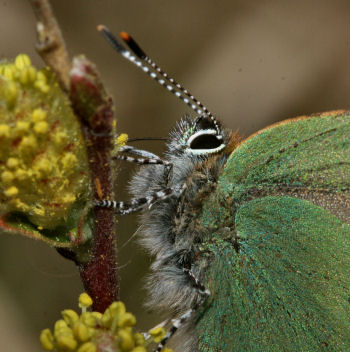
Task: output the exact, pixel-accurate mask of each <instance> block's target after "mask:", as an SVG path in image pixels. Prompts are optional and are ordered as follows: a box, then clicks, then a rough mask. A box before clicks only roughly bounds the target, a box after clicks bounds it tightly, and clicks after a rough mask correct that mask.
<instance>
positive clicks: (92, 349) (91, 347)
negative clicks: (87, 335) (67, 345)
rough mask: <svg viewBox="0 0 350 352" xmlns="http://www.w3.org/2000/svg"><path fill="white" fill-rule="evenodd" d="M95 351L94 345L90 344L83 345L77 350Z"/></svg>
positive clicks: (83, 351) (81, 351)
mask: <svg viewBox="0 0 350 352" xmlns="http://www.w3.org/2000/svg"><path fill="white" fill-rule="evenodd" d="M96 351H97V348H96V345H95V344H94V343H92V342H86V343H84V344H83V345H81V346H80V347H79V348H78V350H77V352H96Z"/></svg>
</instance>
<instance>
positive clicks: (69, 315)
mask: <svg viewBox="0 0 350 352" xmlns="http://www.w3.org/2000/svg"><path fill="white" fill-rule="evenodd" d="M61 314H62V318H63V320H64V321H65V322H66V323H67V325H69V326H73V324H74V323H75V322H76V321H78V320H79V315H78V314H77V313H76V312H75V311H74V310H72V309H65V310H63V311H62V312H61Z"/></svg>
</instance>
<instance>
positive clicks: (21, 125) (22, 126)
mask: <svg viewBox="0 0 350 352" xmlns="http://www.w3.org/2000/svg"><path fill="white" fill-rule="evenodd" d="M29 128H30V123H29V122H28V121H17V122H16V125H15V131H16V132H17V133H18V134H24V133H26V132H28V131H29Z"/></svg>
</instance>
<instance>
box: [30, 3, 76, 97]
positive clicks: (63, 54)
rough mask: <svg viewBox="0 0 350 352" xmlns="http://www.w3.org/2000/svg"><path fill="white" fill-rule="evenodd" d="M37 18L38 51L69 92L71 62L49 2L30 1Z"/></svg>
mask: <svg viewBox="0 0 350 352" xmlns="http://www.w3.org/2000/svg"><path fill="white" fill-rule="evenodd" d="M29 2H30V3H31V5H32V7H33V10H34V13H35V16H36V18H37V24H36V25H37V34H38V43H37V46H36V47H37V50H38V52H39V54H40V56H41V57H42V59H43V60H44V61H45V63H46V65H47V66H49V67H51V69H52V70H53V71H54V72H55V73H56V76H57V79H58V81H59V82H60V85H61V87H62V88H63V89H64V90H65V91H68V88H69V71H70V60H69V56H68V53H67V50H66V46H65V43H64V40H63V37H62V34H61V30H60V28H59V26H58V24H57V21H56V18H55V16H54V15H53V13H52V10H51V6H50V3H49V1H48V0H29Z"/></svg>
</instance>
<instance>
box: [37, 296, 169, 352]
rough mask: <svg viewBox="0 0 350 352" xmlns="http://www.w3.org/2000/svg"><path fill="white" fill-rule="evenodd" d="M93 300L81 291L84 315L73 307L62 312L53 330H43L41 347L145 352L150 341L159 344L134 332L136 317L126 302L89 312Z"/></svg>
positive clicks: (73, 351) (77, 351)
mask: <svg viewBox="0 0 350 352" xmlns="http://www.w3.org/2000/svg"><path fill="white" fill-rule="evenodd" d="M92 303H93V302H92V299H91V297H90V296H89V295H87V294H86V293H82V294H81V295H80V297H79V306H80V308H81V309H82V312H81V314H78V313H76V312H75V311H73V310H71V309H66V310H64V311H62V318H63V319H59V320H58V321H57V322H56V323H55V325H54V329H53V331H52V332H51V330H50V329H44V330H42V332H41V334H40V343H41V346H42V348H43V349H44V350H46V351H53V350H54V351H56V352H66V351H69V352H97V351H110V352H113V351H115V352H146V351H147V347H148V346H150V344H152V343H157V341H158V340H155V339H151V340H148V341H146V340H145V338H144V336H143V335H142V334H141V333H138V332H133V327H134V326H135V324H136V318H135V317H134V315H132V314H131V313H129V312H127V311H126V309H125V305H124V303H122V302H113V303H112V304H111V305H110V306H109V307H108V308H107V309H106V310H105V312H104V313H103V314H102V313H99V312H88V311H86V310H87V309H88V308H89V307H91V305H92ZM153 330H155V329H153ZM163 330H164V329H163ZM163 330H162V333H163ZM159 334H160V331H157V332H156V333H155V335H157V337H159V336H160V335H159ZM150 336H152V334H151V333H150ZM165 351H166V352H172V350H170V349H165Z"/></svg>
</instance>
